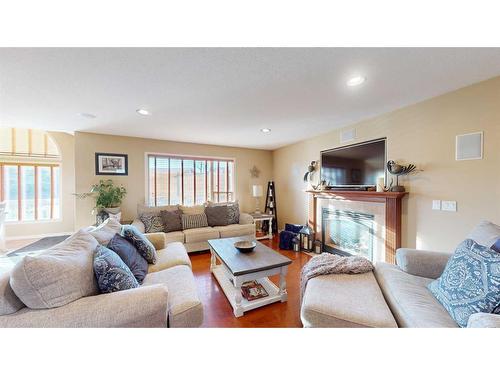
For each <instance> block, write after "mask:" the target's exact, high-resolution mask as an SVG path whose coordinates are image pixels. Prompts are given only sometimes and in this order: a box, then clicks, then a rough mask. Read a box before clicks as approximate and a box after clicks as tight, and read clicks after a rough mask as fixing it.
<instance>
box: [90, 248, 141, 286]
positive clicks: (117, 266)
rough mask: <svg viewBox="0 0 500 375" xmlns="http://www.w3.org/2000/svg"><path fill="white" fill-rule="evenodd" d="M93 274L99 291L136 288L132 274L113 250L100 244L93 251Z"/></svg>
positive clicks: (137, 284) (136, 284)
mask: <svg viewBox="0 0 500 375" xmlns="http://www.w3.org/2000/svg"><path fill="white" fill-rule="evenodd" d="M94 274H95V277H96V279H97V285H98V286H99V290H100V291H101V293H113V292H119V291H120V290H127V289H132V288H137V287H138V286H139V283H138V282H137V280H136V279H135V276H134V274H133V273H132V271H130V269H129V268H128V267H127V265H126V264H125V263H124V262H123V260H121V258H120V257H119V256H118V254H116V253H115V252H114V251H111V250H109V249H108V248H107V247H104V246H102V245H99V246H97V248H96V251H95V253H94Z"/></svg>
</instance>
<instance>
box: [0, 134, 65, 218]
mask: <svg viewBox="0 0 500 375" xmlns="http://www.w3.org/2000/svg"><path fill="white" fill-rule="evenodd" d="M60 161H61V155H60V153H59V149H58V147H57V145H56V144H55V142H54V141H53V140H52V138H51V137H50V135H49V134H47V133H46V132H44V131H41V130H37V129H18V128H0V201H6V202H7V215H6V221H8V222H22V221H43V220H52V219H59V218H60V212H61V203H60V202H61V167H60Z"/></svg>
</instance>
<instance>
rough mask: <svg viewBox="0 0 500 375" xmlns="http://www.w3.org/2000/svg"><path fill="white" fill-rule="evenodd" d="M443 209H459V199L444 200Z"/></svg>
mask: <svg viewBox="0 0 500 375" xmlns="http://www.w3.org/2000/svg"><path fill="white" fill-rule="evenodd" d="M441 209H442V210H443V211H453V212H455V211H456V210H457V201H443V202H442V203H441Z"/></svg>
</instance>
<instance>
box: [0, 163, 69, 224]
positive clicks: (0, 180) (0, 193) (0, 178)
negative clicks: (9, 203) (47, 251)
mask: <svg viewBox="0 0 500 375" xmlns="http://www.w3.org/2000/svg"><path fill="white" fill-rule="evenodd" d="M4 166H11V167H12V166H13V167H17V219H16V220H7V219H6V220H5V224H24V223H31V224H32V223H48V222H57V221H61V220H62V197H61V192H62V189H61V186H60V187H59V189H58V190H59V215H58V217H55V216H56V215H55V214H56V211H55V200H56V197H55V191H56V186H55V172H54V169H55V168H59V183H60V184H61V185H62V164H61V163H37V162H31V163H29V162H13V161H2V160H0V202H3V201H4V200H5V191H4V190H5V189H4V181H5V179H4ZM22 167H33V168H34V170H33V179H34V187H33V189H34V219H28V220H24V219H23V209H22V207H23V199H22V186H23V185H22V183H23V180H22V173H21V171H22ZM39 167H45V168H50V218H48V219H43V218H39V209H38V203H39V200H40V199H41V198H40V195H41V190H40V189H39V183H38V177H39V176H40V173H39Z"/></svg>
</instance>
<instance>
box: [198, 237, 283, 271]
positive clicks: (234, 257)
mask: <svg viewBox="0 0 500 375" xmlns="http://www.w3.org/2000/svg"><path fill="white" fill-rule="evenodd" d="M243 240H250V238H248V237H231V238H219V239H217V240H208V243H209V245H210V247H211V248H212V250H213V251H214V252H215V253H216V254H217V256H218V258H219V259H220V260H221V261H222V262H223V263H224V265H225V266H226V267H227V268H228V269H229V270H230V271H231V273H232V274H233V275H234V276H241V275H245V274H248V273H253V272H259V271H265V270H269V269H272V268H278V267H282V266H287V265H289V264H291V263H292V261H291V260H290V259H289V258H287V257H285V256H283V255H281V254H280V253H278V252H277V251H274V250H273V249H271V248H269V247H267V246H266V245H263V244H262V243H260V242H259V241H256V242H257V246H256V247H255V249H254V250H253V251H252V252H250V253H242V252H240V251H239V250H238V249H237V248H235V247H234V243H235V242H237V241H243Z"/></svg>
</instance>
